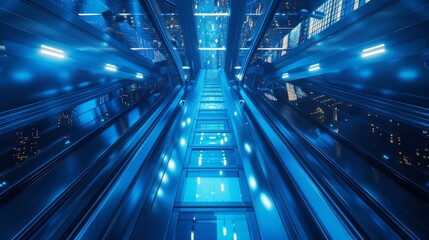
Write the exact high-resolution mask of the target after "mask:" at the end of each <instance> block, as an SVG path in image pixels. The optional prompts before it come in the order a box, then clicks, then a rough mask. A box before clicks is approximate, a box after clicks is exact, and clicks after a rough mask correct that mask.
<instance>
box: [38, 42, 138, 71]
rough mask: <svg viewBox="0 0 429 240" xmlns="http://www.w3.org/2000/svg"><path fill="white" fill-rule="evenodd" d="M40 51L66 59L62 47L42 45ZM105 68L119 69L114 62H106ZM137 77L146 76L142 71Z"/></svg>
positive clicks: (109, 69) (108, 69)
mask: <svg viewBox="0 0 429 240" xmlns="http://www.w3.org/2000/svg"><path fill="white" fill-rule="evenodd" d="M40 53H42V54H44V55H48V56H51V57H55V58H60V59H64V58H65V57H66V55H65V53H64V51H63V50H61V49H57V48H53V47H50V46H46V45H43V44H42V45H40ZM104 69H106V70H107V71H111V72H116V71H118V68H117V67H116V66H115V65H113V64H109V63H106V65H105V66H104ZM135 76H136V78H138V79H143V78H144V76H143V74H141V73H139V72H138V73H136V75H135Z"/></svg>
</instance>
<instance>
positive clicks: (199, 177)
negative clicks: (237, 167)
mask: <svg viewBox="0 0 429 240" xmlns="http://www.w3.org/2000/svg"><path fill="white" fill-rule="evenodd" d="M242 201H243V198H242V195H241V187H240V179H239V176H238V172H236V171H222V170H219V171H209V172H207V171H204V172H196V171H189V172H188V174H187V176H186V178H185V185H184V189H183V195H182V202H184V203H196V202H202V203H204V202H209V203H214V202H242Z"/></svg>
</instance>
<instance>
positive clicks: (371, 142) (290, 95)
mask: <svg viewBox="0 0 429 240" xmlns="http://www.w3.org/2000/svg"><path fill="white" fill-rule="evenodd" d="M286 89H287V91H282V93H280V94H279V97H280V98H281V99H282V101H284V102H289V103H290V104H289V105H290V106H292V107H293V108H295V109H297V110H298V111H300V112H302V113H304V114H306V115H307V116H309V117H311V118H312V119H314V120H315V121H317V122H319V123H321V124H323V125H324V126H325V127H327V128H329V129H330V130H331V133H333V134H336V135H339V136H341V137H344V138H345V139H347V140H348V141H350V142H352V143H353V144H354V145H356V146H358V147H359V148H360V149H364V150H365V151H366V152H367V153H368V154H370V155H372V156H373V157H374V158H376V159H378V160H379V161H380V162H382V163H383V164H386V165H388V166H389V167H391V168H393V169H395V170H396V171H398V172H399V173H401V174H402V175H403V176H405V177H406V178H408V179H409V180H410V181H412V182H414V183H416V184H419V183H421V184H423V181H424V180H422V178H421V176H427V174H429V134H428V132H429V129H420V128H417V127H414V126H412V125H408V124H406V123H403V122H400V121H398V120H395V119H393V118H391V117H386V116H384V115H382V114H380V113H377V112H374V111H373V110H367V109H365V108H364V107H363V106H356V105H354V104H351V103H350V102H348V101H347V99H341V98H338V97H333V96H331V95H329V94H328V93H326V92H324V91H323V88H322V87H320V86H317V87H316V86H313V85H311V84H309V83H308V82H306V81H295V82H293V84H292V83H288V85H287V87H286ZM272 103H273V104H274V102H272ZM278 108H281V106H278ZM357 132H358V133H359V134H357ZM336 152H337V154H339V155H340V154H341V151H336ZM425 184H426V183H424V185H425ZM421 187H423V188H427V186H421Z"/></svg>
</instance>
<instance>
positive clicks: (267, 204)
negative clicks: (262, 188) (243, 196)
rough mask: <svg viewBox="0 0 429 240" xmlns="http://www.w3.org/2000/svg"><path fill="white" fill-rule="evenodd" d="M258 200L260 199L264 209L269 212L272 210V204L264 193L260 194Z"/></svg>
mask: <svg viewBox="0 0 429 240" xmlns="http://www.w3.org/2000/svg"><path fill="white" fill-rule="evenodd" d="M260 198H261V201H262V204H264V206H265V208H266V209H268V210H271V209H272V208H273V204H272V203H271V200H270V199H269V198H268V196H267V195H266V194H265V193H261V196H260Z"/></svg>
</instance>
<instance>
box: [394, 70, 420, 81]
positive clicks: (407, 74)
mask: <svg viewBox="0 0 429 240" xmlns="http://www.w3.org/2000/svg"><path fill="white" fill-rule="evenodd" d="M398 76H399V78H400V79H402V80H405V81H407V82H412V81H414V80H416V79H417V77H418V76H419V73H418V72H417V71H416V70H415V69H402V70H401V71H399V73H398Z"/></svg>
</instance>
